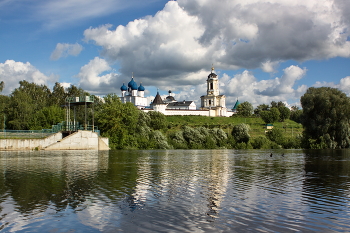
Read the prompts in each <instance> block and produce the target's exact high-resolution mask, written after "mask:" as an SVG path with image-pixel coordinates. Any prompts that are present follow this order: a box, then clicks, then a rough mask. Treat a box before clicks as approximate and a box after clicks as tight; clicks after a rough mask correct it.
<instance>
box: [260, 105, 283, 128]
mask: <svg viewBox="0 0 350 233" xmlns="http://www.w3.org/2000/svg"><path fill="white" fill-rule="evenodd" d="M260 117H261V119H262V120H263V121H264V122H265V123H266V124H268V123H274V122H276V121H278V120H279V119H280V112H279V110H278V108H276V107H273V108H271V110H270V111H261V112H260Z"/></svg>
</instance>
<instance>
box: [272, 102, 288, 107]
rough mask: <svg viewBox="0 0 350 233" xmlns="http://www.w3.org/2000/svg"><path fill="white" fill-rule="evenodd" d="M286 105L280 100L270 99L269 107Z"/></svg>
mask: <svg viewBox="0 0 350 233" xmlns="http://www.w3.org/2000/svg"><path fill="white" fill-rule="evenodd" d="M285 106H286V105H285V104H284V103H283V102H282V101H278V102H276V101H271V108H279V107H285Z"/></svg>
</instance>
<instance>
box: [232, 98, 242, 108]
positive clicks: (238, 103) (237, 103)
mask: <svg viewBox="0 0 350 233" xmlns="http://www.w3.org/2000/svg"><path fill="white" fill-rule="evenodd" d="M238 105H240V102H239V101H238V100H237V101H236V103H235V106H233V108H232V110H237V107H238Z"/></svg>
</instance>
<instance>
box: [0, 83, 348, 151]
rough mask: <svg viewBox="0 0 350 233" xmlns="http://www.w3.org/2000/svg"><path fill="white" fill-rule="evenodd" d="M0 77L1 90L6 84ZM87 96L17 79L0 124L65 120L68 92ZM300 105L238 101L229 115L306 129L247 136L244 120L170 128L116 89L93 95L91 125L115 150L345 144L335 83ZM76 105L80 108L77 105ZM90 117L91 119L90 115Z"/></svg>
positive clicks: (343, 102) (26, 126)
mask: <svg viewBox="0 0 350 233" xmlns="http://www.w3.org/2000/svg"><path fill="white" fill-rule="evenodd" d="M4 85H5V84H4V82H0V91H2V89H3V88H4ZM84 95H90V94H89V93H88V92H86V91H84V90H82V89H81V88H78V87H76V86H74V85H71V86H70V87H69V88H64V87H63V86H62V85H61V84H60V83H55V85H54V86H53V88H52V90H51V89H50V88H48V87H47V86H46V85H38V84H35V83H29V82H27V81H20V82H19V87H18V88H16V89H14V90H13V92H12V93H11V94H10V95H8V96H6V95H0V98H1V101H0V114H1V116H0V117H1V118H0V122H2V126H3V127H1V126H0V128H5V127H6V129H14V130H36V129H47V128H51V127H52V125H55V124H57V123H59V122H62V121H64V120H65V109H64V108H63V107H62V106H64V104H65V99H66V97H73V96H84ZM300 102H301V106H302V109H299V108H298V107H296V106H293V107H292V108H291V109H289V108H288V107H286V105H285V104H284V103H283V102H281V101H280V102H275V101H272V102H271V103H270V104H261V105H259V106H257V107H256V108H255V109H253V107H252V105H251V104H250V103H249V102H243V103H241V104H240V105H239V106H238V108H237V114H234V116H233V117H245V118H246V117H257V118H261V119H262V120H263V121H264V122H265V123H274V122H278V121H279V122H283V121H285V120H287V119H291V120H293V121H295V122H300V123H301V124H302V125H303V128H304V131H303V134H302V135H295V136H293V137H290V136H286V135H284V132H283V130H282V129H278V128H273V129H272V130H269V131H267V132H266V134H265V135H263V136H262V135H260V136H255V137H251V136H250V126H249V125H248V124H243V123H241V124H236V125H233V127H232V128H231V130H230V132H225V131H224V129H222V128H220V127H214V128H210V127H203V126H200V127H189V126H188V125H182V126H180V127H174V126H173V125H172V124H170V123H169V122H168V121H167V119H166V117H165V116H164V115H163V114H162V113H159V112H154V111H149V112H148V113H145V112H143V111H139V110H138V109H137V108H136V107H135V106H134V105H133V104H131V103H125V104H124V103H121V101H120V99H119V97H118V96H117V95H115V94H108V95H106V96H105V97H104V98H103V100H100V98H95V110H94V111H95V117H94V118H95V119H94V120H95V125H97V126H98V128H99V129H100V130H101V134H102V136H105V137H109V139H110V145H111V147H112V148H115V149H127V148H128V149H169V148H174V149H215V148H236V149H244V148H252V149H269V148H312V149H317V148H319V149H324V148H332V149H334V148H349V146H350V126H349V124H350V114H349V111H350V99H349V97H347V96H346V94H345V93H343V92H341V91H340V90H338V89H335V88H329V87H321V88H309V89H308V90H307V91H306V93H305V94H304V95H303V96H302V97H301V100H300ZM78 108H83V106H82V107H78ZM76 118H77V120H78V121H80V122H83V121H84V110H83V109H80V111H79V109H78V111H77V116H76ZM88 121H92V119H91V116H89V118H88Z"/></svg>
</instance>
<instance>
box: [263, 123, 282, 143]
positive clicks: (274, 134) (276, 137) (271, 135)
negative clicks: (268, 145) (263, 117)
mask: <svg viewBox="0 0 350 233" xmlns="http://www.w3.org/2000/svg"><path fill="white" fill-rule="evenodd" d="M266 137H267V138H268V139H270V141H272V142H276V143H277V144H279V145H282V144H283V141H284V136H283V130H282V129H278V128H276V127H274V128H273V129H272V130H269V131H268V132H267V133H266Z"/></svg>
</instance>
